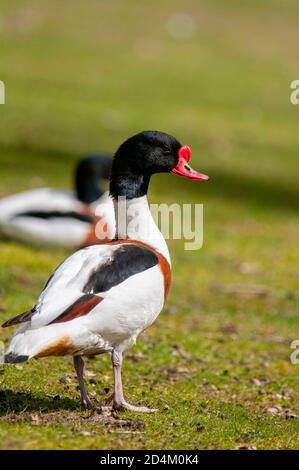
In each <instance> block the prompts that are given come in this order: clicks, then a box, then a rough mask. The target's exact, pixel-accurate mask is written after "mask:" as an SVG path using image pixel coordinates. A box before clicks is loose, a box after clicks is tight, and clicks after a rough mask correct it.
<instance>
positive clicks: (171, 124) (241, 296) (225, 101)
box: [0, 0, 299, 449]
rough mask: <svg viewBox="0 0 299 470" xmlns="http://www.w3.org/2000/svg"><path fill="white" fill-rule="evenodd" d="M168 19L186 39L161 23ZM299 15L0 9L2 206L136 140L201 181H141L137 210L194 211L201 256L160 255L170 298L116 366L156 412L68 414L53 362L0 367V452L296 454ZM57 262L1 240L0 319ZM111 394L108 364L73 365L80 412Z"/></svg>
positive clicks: (199, 9) (175, 7)
mask: <svg viewBox="0 0 299 470" xmlns="http://www.w3.org/2000/svg"><path fill="white" fill-rule="evenodd" d="M182 12H183V13H186V14H188V15H191V16H192V17H193V18H194V22H195V24H196V26H197V28H196V30H195V31H194V32H193V35H191V36H190V37H189V36H188V34H187V36H186V37H185V38H182V37H181V38H180V37H178V36H176V34H175V32H176V31H177V30H178V29H179V28H180V27H183V26H177V29H175V28H174V29H173V26H172V25H173V23H175V21H178V24H179V25H182V20H174V19H173V17H172V15H176V14H180V13H182ZM298 13H299V5H298V2H296V1H293V0H284V2H281V1H278V0H271V1H269V2H264V3H263V2H260V1H258V0H253V1H251V2H241V0H240V1H237V0H227V1H225V2H223V1H216V0H212V1H202V0H201V1H200V2H199V1H197V0H188V1H187V2H183V3H182V2H179V1H170V0H165V1H164V2H160V1H159V2H158V1H151V2H148V3H146V2H137V1H133V0H127V1H126V2H121V1H120V0H116V1H114V2H104V1H95V0H90V2H88V5H87V3H86V2H79V1H77V0H74V1H72V2H71V4H67V2H60V1H58V0H57V1H56V0H53V1H51V2H46V1H42V2H41V1H37V0H27V1H26V2H24V1H18V0H13V1H12V0H9V1H8V0H2V2H1V22H0V32H1V36H2V38H1V43H0V51H1V72H0V73H1V76H0V79H1V80H3V81H4V82H5V84H6V104H5V105H4V106H1V107H0V115H1V124H2V125H1V126H0V142H1V154H0V161H1V166H0V167H1V170H0V171H1V175H0V177H1V180H0V182H1V193H2V194H3V195H5V194H8V193H14V192H17V191H21V190H24V189H27V188H31V187H36V186H44V185H48V186H55V187H70V184H71V178H70V175H71V171H72V168H73V165H74V162H75V159H76V158H77V157H78V156H80V155H81V154H83V153H85V152H88V151H94V150H96V149H107V150H110V151H114V150H115V149H116V147H117V146H118V145H119V143H120V142H121V141H122V140H123V139H124V138H125V137H127V136H128V135H131V134H133V133H134V132H137V131H139V130H143V129H149V128H156V129H161V130H165V131H167V132H170V133H173V134H174V135H176V136H177V137H178V138H179V139H180V140H182V141H183V142H184V143H188V144H189V145H190V146H191V147H192V149H193V157H192V159H193V163H194V166H195V167H198V168H199V169H200V170H201V171H203V172H205V173H207V174H209V175H210V177H211V180H210V181H209V183H207V184H193V183H192V182H188V181H184V180H182V179H180V178H174V177H171V178H170V177H169V176H168V175H164V176H159V177H158V176H157V177H155V178H154V179H153V182H152V185H151V191H150V198H151V201H153V202H169V203H173V202H181V203H187V202H192V203H198V202H202V203H204V223H205V229H204V246H203V248H202V249H201V250H199V251H184V246H183V242H175V241H170V243H169V245H170V249H171V254H172V259H173V285H172V290H171V294H170V297H169V300H168V302H167V305H166V307H165V309H164V311H163V313H162V314H161V315H160V317H159V319H158V321H157V322H156V323H155V325H154V326H153V327H151V328H150V329H149V330H148V331H147V332H146V333H145V334H143V335H142V337H140V338H139V342H138V344H137V346H136V347H135V348H134V349H133V350H131V351H130V352H129V353H128V355H127V359H126V360H125V365H124V383H125V392H126V395H127V397H128V398H130V400H131V401H132V402H134V403H141V402H143V403H146V404H148V405H149V406H157V407H159V408H160V410H161V412H160V413H158V414H155V415H147V416H144V415H134V414H132V413H122V414H120V415H119V417H118V418H117V417H109V416H103V417H102V416H99V415H90V413H86V412H82V411H81V409H80V404H79V396H78V391H77V390H76V382H75V379H74V373H73V369H72V365H71V359H69V358H66V359H53V358H49V359H45V360H40V361H31V362H29V363H26V364H22V365H19V366H5V367H4V366H2V367H1V369H0V415H1V417H0V446H1V448H9V449H48V448H49V449H77V448H79V449H124V448H127V449H201V448H211V449H227V448H229V449H234V448H236V447H247V448H257V449H265V448H271V449H287V448H288V449H295V448H298V447H299V442H298V431H299V419H298V415H299V392H298V372H299V369H298V368H299V365H298V366H295V365H292V364H291V362H290V353H291V352H292V350H291V349H290V343H291V342H292V341H293V340H294V339H299V323H298V298H299V292H298V256H299V246H298V236H299V219H298V198H299V189H298V145H299V133H298V119H299V107H296V106H292V105H291V104H290V101H289V94H290V88H289V86H290V82H291V81H292V80H294V79H296V78H297V79H298V78H299V77H298V46H297V44H298V24H297V22H298V21H297V18H298ZM171 18H172V19H171ZM180 21H181V23H180ZM188 21H189V20H187V23H188ZM183 23H184V20H183ZM188 24H189V23H188ZM173 31H174V32H173ZM296 49H297V50H296ZM66 255H68V252H66V251H62V250H60V251H55V250H52V251H47V250H45V249H36V248H31V247H28V246H22V245H19V244H17V243H14V242H11V241H5V240H1V246H0V256H1V263H0V292H1V305H0V309H1V313H0V316H1V320H3V321H4V320H5V319H7V318H9V317H11V316H13V315H15V314H17V313H19V312H22V311H24V310H26V309H28V308H29V307H31V306H32V305H34V302H35V300H36V298H37V296H38V294H39V292H40V289H41V288H42V286H43V285H44V283H45V281H46V280H47V278H48V276H49V274H50V273H51V271H52V270H53V269H54V268H55V266H56V265H57V264H58V263H59V262H60V261H61V260H62V259H63V258H64V257H65V256H66ZM11 333H12V332H11V330H10V331H8V330H3V331H2V332H1V339H3V341H4V342H5V343H7V342H8V340H9V337H10V335H11ZM111 382H112V376H111V367H110V359H109V357H105V356H103V357H99V358H97V359H94V360H92V361H89V363H88V375H87V384H88V389H89V391H90V392H91V393H92V395H93V396H94V399H98V400H99V401H100V400H101V399H102V398H103V396H104V394H105V393H106V391H107V390H105V389H106V388H109V389H111Z"/></svg>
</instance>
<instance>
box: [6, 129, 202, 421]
mask: <svg viewBox="0 0 299 470" xmlns="http://www.w3.org/2000/svg"><path fill="white" fill-rule="evenodd" d="M190 156H191V150H190V148H189V147H187V146H182V145H181V144H180V143H179V142H178V141H177V139H175V138H174V137H172V136H171V135H168V134H165V133H163V132H157V131H144V132H141V133H140V134H137V135H135V136H133V137H131V138H129V139H128V140H126V141H125V142H124V143H123V144H122V145H121V146H120V147H119V149H118V150H117V152H116V154H115V156H114V160H113V165H112V172H111V179H110V195H111V197H112V198H113V201H114V207H115V215H116V220H117V222H116V239H115V240H114V241H113V242H110V243H106V244H103V245H94V246H90V247H87V248H84V249H81V250H80V251H77V252H76V253H74V254H73V255H72V256H70V257H69V258H68V259H66V261H64V263H62V264H61V265H60V266H59V267H58V268H57V269H56V271H55V272H54V273H53V274H52V276H51V277H50V279H49V281H48V283H47V285H46V287H45V288H44V290H43V292H42V293H41V295H40V297H39V299H38V301H37V303H36V305H35V306H34V307H33V308H32V310H29V311H28V312H25V313H23V314H21V315H19V316H17V317H15V318H13V319H11V320H8V321H7V322H6V323H4V325H3V327H7V326H11V325H15V324H17V323H23V325H22V326H21V327H20V328H19V330H18V331H17V332H16V334H15V335H14V336H13V338H12V341H11V343H10V345H9V348H8V350H7V353H6V355H5V362H6V363H18V362H23V361H26V360H27V359H31V358H41V357H45V356H53V355H56V356H60V355H61V356H62V355H66V354H70V355H72V356H73V358H74V366H75V370H76V373H77V377H78V383H79V388H80V392H81V401H82V404H83V406H85V407H87V408H93V407H94V405H93V403H92V402H91V400H90V399H89V398H88V395H87V393H86V390H85V386H84V379H83V369H84V362H83V356H87V357H88V356H94V355H97V354H102V353H105V352H109V353H111V356H112V367H113V372H114V393H113V396H112V397H111V401H112V407H113V409H127V410H131V411H141V412H153V411H157V410H155V409H150V408H146V407H143V406H141V407H139V406H133V405H131V404H129V403H128V402H127V401H126V400H125V398H124V394H123V387H122V376H121V370H122V360H123V352H124V351H126V350H127V349H128V348H130V347H131V346H132V345H133V344H134V343H135V342H136V338H137V337H138V335H139V334H140V333H141V332H142V331H144V330H145V329H146V328H148V327H149V326H150V325H151V324H152V323H153V322H154V321H155V319H156V318H157V316H158V315H159V313H160V311H161V310H162V308H163V305H164V301H165V299H166V296H167V293H168V290H169V287H170V279H171V266H170V256H169V252H168V248H167V245H166V242H165V240H164V238H163V236H162V234H161V232H160V231H159V229H158V227H157V226H156V224H155V222H154V220H153V218H152V215H151V213H150V210H149V205H148V201H147V191H148V186H149V182H150V178H151V176H152V175H153V174H154V173H172V174H176V175H181V176H184V177H186V178H189V179H192V180H207V179H208V177H207V176H205V175H203V174H201V173H198V172H196V171H194V170H193V169H192V168H191V167H190V166H189V160H190Z"/></svg>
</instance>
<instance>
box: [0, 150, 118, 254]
mask: <svg viewBox="0 0 299 470" xmlns="http://www.w3.org/2000/svg"><path fill="white" fill-rule="evenodd" d="M110 169H111V158H110V157H109V156H108V155H104V154H98V155H89V156H88V157H85V158H83V159H82V160H80V161H79V163H78V165H77V168H76V171H75V190H74V191H73V192H72V191H63V190H58V189H52V188H39V189H33V190H29V191H25V192H23V193H19V194H16V195H12V196H7V197H5V198H2V199H0V233H2V234H3V235H5V236H6V237H9V238H12V239H15V240H17V241H21V242H25V243H29V244H31V245H44V246H47V247H49V246H54V247H56V246H57V247H58V246H61V247H67V248H78V247H80V246H88V245H90V244H94V243H98V242H99V241H98V240H97V239H96V237H95V234H94V226H95V223H96V222H97V221H98V220H99V218H100V217H104V218H105V223H106V224H107V227H108V228H109V230H108V229H107V237H106V240H107V239H111V238H113V233H114V226H115V224H114V213H113V204H112V200H111V198H110V197H109V194H108V192H107V191H104V189H103V181H104V180H107V179H108V178H109V175H110ZM96 210H97V211H98V214H97V215H96V214H95V212H96Z"/></svg>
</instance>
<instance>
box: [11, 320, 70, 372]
mask: <svg viewBox="0 0 299 470" xmlns="http://www.w3.org/2000/svg"><path fill="white" fill-rule="evenodd" d="M28 326H29V325H28V323H27V324H26V325H23V326H22V327H21V328H20V329H19V330H18V331H17V332H16V334H15V335H14V336H13V338H12V340H11V343H10V345H9V347H8V350H7V351H6V354H5V356H4V362H5V363H6V364H17V363H19V362H25V361H27V360H28V359H31V358H33V357H36V358H39V357H46V356H63V355H65V354H72V353H73V352H74V350H75V349H76V348H75V347H74V345H73V342H72V341H71V339H70V337H69V336H68V335H66V333H65V329H64V328H63V324H55V325H48V326H44V327H42V328H37V329H31V328H29V327H28Z"/></svg>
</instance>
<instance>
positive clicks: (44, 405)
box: [0, 390, 80, 416]
mask: <svg viewBox="0 0 299 470" xmlns="http://www.w3.org/2000/svg"><path fill="white" fill-rule="evenodd" d="M78 409H80V400H79V399H78V401H76V400H71V399H70V398H61V397H60V396H58V395H57V396H54V397H49V396H44V395H43V396H42V395H36V394H31V393H25V392H15V391H13V390H0V416H6V415H9V414H13V413H22V412H25V411H38V412H44V413H48V412H51V411H58V410H60V411H61V410H69V411H74V410H78Z"/></svg>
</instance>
